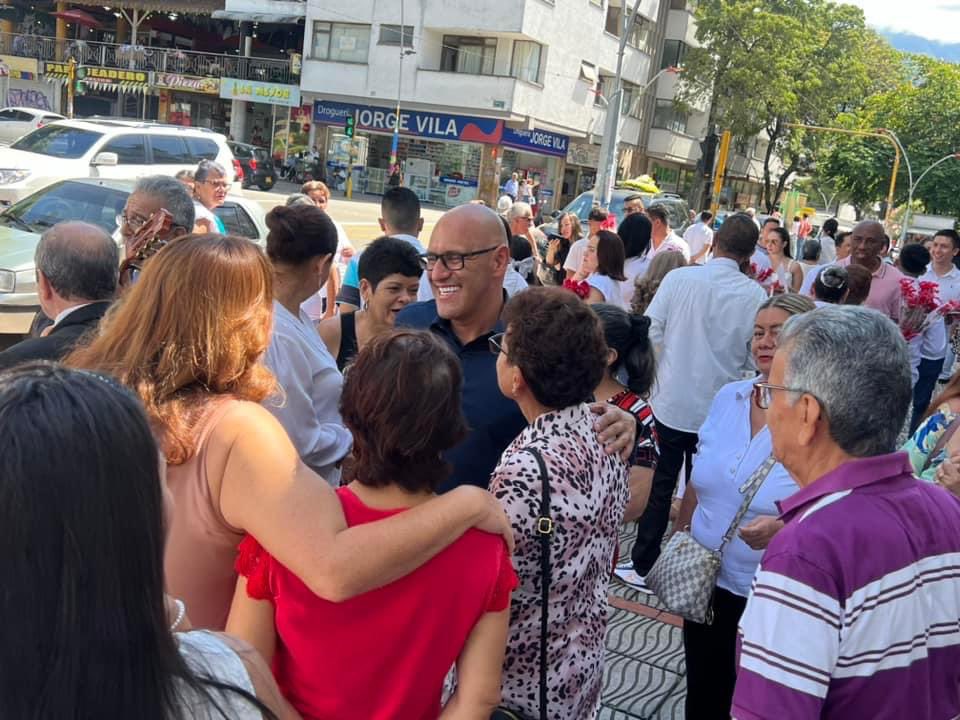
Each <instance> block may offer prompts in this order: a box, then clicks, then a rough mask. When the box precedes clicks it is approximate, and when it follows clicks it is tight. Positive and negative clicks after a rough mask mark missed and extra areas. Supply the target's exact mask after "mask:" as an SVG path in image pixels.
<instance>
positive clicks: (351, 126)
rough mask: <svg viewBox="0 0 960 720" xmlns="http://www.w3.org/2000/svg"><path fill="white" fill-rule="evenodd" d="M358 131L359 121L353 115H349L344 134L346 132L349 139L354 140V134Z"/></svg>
mask: <svg viewBox="0 0 960 720" xmlns="http://www.w3.org/2000/svg"><path fill="white" fill-rule="evenodd" d="M356 129H357V120H356V118H354V117H353V115H347V122H346V124H345V125H344V127H343V132H344V134H345V135H346V136H347V137H348V138H352V137H353V133H354V132H356Z"/></svg>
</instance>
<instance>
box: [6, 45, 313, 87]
mask: <svg viewBox="0 0 960 720" xmlns="http://www.w3.org/2000/svg"><path fill="white" fill-rule="evenodd" d="M0 54H4V55H15V56H18V57H27V58H36V59H38V60H40V61H41V62H44V61H50V62H66V61H67V60H69V59H70V58H73V59H75V60H76V61H77V64H78V65H93V66H99V67H108V68H122V69H125V70H143V71H148V72H149V71H155V72H167V73H177V74H179V75H197V76H199V77H214V78H220V77H229V78H238V79H241V80H260V81H262V82H273V83H284V84H286V83H290V84H297V83H298V82H299V78H297V77H295V76H293V74H292V73H291V72H290V61H289V60H281V59H275V58H260V57H243V56H237V55H218V54H215V53H205V52H194V51H192V50H177V49H175V48H159V47H151V46H149V45H122V44H116V43H101V42H91V41H87V40H57V39H56V38H52V37H44V36H42V35H19V34H15V33H0ZM40 69H41V71H42V70H43V68H42V66H41V68H40Z"/></svg>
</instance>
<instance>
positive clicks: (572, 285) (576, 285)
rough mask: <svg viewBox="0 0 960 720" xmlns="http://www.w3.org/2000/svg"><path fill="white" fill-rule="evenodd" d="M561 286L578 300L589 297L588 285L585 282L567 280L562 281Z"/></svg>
mask: <svg viewBox="0 0 960 720" xmlns="http://www.w3.org/2000/svg"><path fill="white" fill-rule="evenodd" d="M563 286H564V287H565V288H566V289H567V290H570V291H571V292H572V293H573V294H574V295H576V296H577V297H579V298H582V299H584V300H586V299H587V298H588V297H590V285H589V284H587V281H586V280H581V281H580V282H577V281H576V280H574V279H573V278H567V279H566V280H564V281H563Z"/></svg>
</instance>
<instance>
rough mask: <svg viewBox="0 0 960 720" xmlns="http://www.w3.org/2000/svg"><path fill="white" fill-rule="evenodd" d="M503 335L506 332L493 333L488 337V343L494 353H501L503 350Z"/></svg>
mask: <svg viewBox="0 0 960 720" xmlns="http://www.w3.org/2000/svg"><path fill="white" fill-rule="evenodd" d="M503 335H504V333H497V334H496V335H491V336H490V337H489V338H488V339H487V345H488V346H489V347H490V352H492V353H493V354H494V355H499V354H500V353H502V352H503Z"/></svg>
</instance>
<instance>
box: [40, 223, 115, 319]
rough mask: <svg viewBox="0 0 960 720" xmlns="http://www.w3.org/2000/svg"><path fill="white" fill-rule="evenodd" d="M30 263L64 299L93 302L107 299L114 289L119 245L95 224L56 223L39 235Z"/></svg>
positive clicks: (111, 295) (112, 294)
mask: <svg viewBox="0 0 960 720" xmlns="http://www.w3.org/2000/svg"><path fill="white" fill-rule="evenodd" d="M34 263H35V265H36V267H37V272H38V273H41V274H42V275H43V276H44V277H45V278H46V280H47V282H48V283H49V284H50V287H51V288H52V289H53V290H54V292H56V293H57V295H59V296H60V297H61V298H62V299H64V300H68V301H75V302H77V303H80V302H96V301H98V300H110V299H112V298H113V296H114V293H116V290H117V271H118V268H119V265H120V253H119V249H118V248H117V244H116V243H115V242H114V241H113V238H111V237H110V236H109V235H108V234H107V233H106V231H105V230H104V229H103V228H100V227H98V226H96V225H91V224H89V223H84V222H62V223H57V224H56V225H54V226H53V227H52V228H50V229H49V230H47V231H46V232H45V233H44V234H43V235H41V236H40V242H39V243H37V250H36V252H35V254H34Z"/></svg>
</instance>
